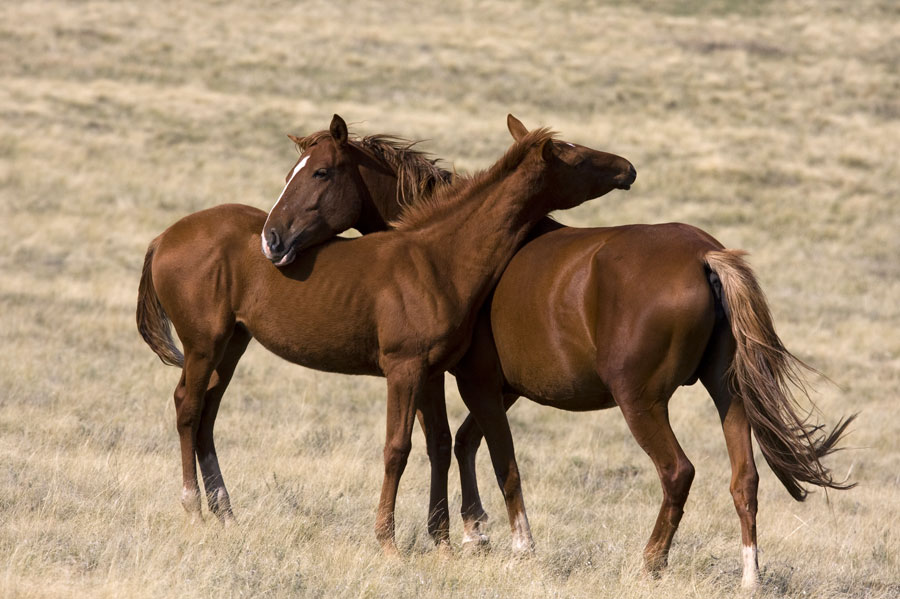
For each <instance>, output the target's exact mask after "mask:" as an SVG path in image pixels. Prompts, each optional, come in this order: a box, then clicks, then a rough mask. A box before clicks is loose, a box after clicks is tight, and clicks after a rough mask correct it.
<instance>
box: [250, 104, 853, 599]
mask: <svg viewBox="0 0 900 599" xmlns="http://www.w3.org/2000/svg"><path fill="white" fill-rule="evenodd" d="M510 131H511V132H513V135H514V136H522V135H525V134H526V133H527V131H526V129H525V127H524V126H523V125H522V124H521V122H518V121H516V120H515V119H511V120H510ZM301 152H305V149H304V148H303V147H302V146H301ZM394 183H395V186H396V184H397V181H396V180H395V182H394ZM380 191H381V193H386V195H385V196H383V197H382V196H379V192H378V191H373V192H372V193H371V199H372V201H373V203H374V204H377V208H374V209H376V210H378V211H379V212H380V213H381V215H382V218H383V220H384V221H385V222H388V221H391V220H393V219H396V218H397V215H398V213H399V212H400V210H401V206H400V205H399V204H398V203H397V202H391V201H385V200H389V199H390V198H391V197H393V196H394V194H395V191H394V190H392V189H390V190H389V189H387V188H382V189H381V190H380ZM278 208H279V209H278V210H277V211H273V213H272V214H270V216H269V219H268V220H267V222H266V225H265V231H264V235H266V236H269V237H271V238H272V239H273V240H282V239H286V238H287V237H290V236H293V237H296V235H298V233H297V227H296V224H295V221H294V219H295V218H296V217H297V216H299V215H303V216H304V217H305V218H307V219H313V216H314V215H315V214H316V213H317V212H318V211H320V210H321V209H322V208H323V207H322V206H321V205H316V204H314V202H313V201H311V200H310V199H309V198H304V197H300V196H294V197H292V198H289V199H288V200H287V201H285V202H283V203H282V204H281V205H280V206H279V207H278ZM330 208H331V209H334V208H335V207H334V206H331V207H330ZM289 225H290V227H288V226H289ZM287 231H290V232H287ZM289 249H290V248H289V247H287V249H285V248H282V251H289ZM274 257H275V258H279V259H280V255H279V256H274ZM802 367H803V365H802V363H801V362H800V361H799V360H797V359H796V358H795V357H793V356H792V355H791V354H790V353H788V352H787V350H785V348H784V346H783V344H782V343H781V341H780V340H779V339H778V337H777V335H776V334H775V331H774V327H773V325H772V321H771V317H770V315H769V309H768V306H767V304H766V301H765V298H764V296H763V294H762V291H761V289H760V288H759V285H758V284H757V282H756V279H755V277H754V276H753V274H752V272H751V271H750V269H749V267H748V265H747V263H746V262H745V261H744V260H743V258H742V257H741V255H740V253H739V252H734V251H729V250H725V249H724V246H722V244H720V243H719V242H718V241H716V240H715V239H713V238H712V237H711V236H710V235H708V234H707V233H705V232H704V231H701V230H700V229H697V228H696V227H692V226H689V225H684V224H679V223H669V224H661V225H628V226H620V227H598V228H589V229H576V228H571V227H564V226H562V225H560V224H558V223H555V222H553V221H551V220H549V219H544V220H542V221H540V222H539V223H538V225H537V226H536V227H535V229H534V230H533V231H532V233H531V234H530V236H529V240H527V242H526V243H525V245H524V247H523V248H521V249H520V251H519V252H518V253H517V254H516V255H515V256H514V257H513V259H512V260H511V261H510V263H509V265H508V267H507V269H506V270H505V271H504V274H503V276H502V277H501V279H500V282H499V284H498V286H497V288H496V290H495V292H494V294H493V296H492V298H491V300H490V301H489V303H488V304H487V305H486V306H485V307H484V308H483V309H482V311H481V313H480V315H479V319H478V323H477V324H476V326H475V329H474V332H473V337H472V343H471V345H470V347H469V349H468V351H467V353H466V355H465V356H464V357H463V358H462V359H461V360H460V362H459V364H457V366H456V367H455V368H454V369H453V372H454V374H455V375H456V377H457V383H458V385H459V388H460V393H461V395H462V397H463V399H464V400H465V401H466V403H467V405H470V406H477V407H478V410H479V414H478V415H477V416H476V417H477V419H478V423H477V424H476V420H475V419H474V417H473V416H470V417H468V418H467V419H466V422H465V423H464V424H463V426H462V427H460V430H459V432H458V433H457V436H456V455H457V458H458V461H459V466H460V477H461V479H462V499H463V505H462V515H463V520H464V530H465V538H464V543H467V544H474V545H480V544H485V543H487V542H488V539H487V536H486V535H485V534H484V532H483V523H484V521H485V519H486V515H485V513H484V509H483V508H482V505H481V500H480V496H479V493H478V486H477V480H476V477H475V455H476V451H477V449H478V445H479V443H480V440H481V434H482V433H481V429H484V431H485V434H488V435H496V434H498V433H497V431H498V430H503V429H504V427H505V418H504V417H503V416H502V412H503V409H504V408H505V407H508V406H509V405H510V404H511V403H512V402H513V401H515V399H516V398H517V397H518V396H520V395H522V396H525V397H528V398H530V399H532V400H534V401H537V402H539V403H542V404H545V405H550V406H553V407H556V408H560V409H564V410H599V409H606V408H612V407H616V406H618V407H619V409H620V410H621V411H622V414H623V416H624V417H625V419H626V421H627V423H628V425H629V427H630V429H631V431H632V433H633V435H634V437H635V439H636V440H637V442H638V443H639V444H640V446H641V447H642V448H643V449H644V450H645V451H646V452H647V454H648V455H649V456H650V458H651V459H652V460H653V463H654V465H655V466H656V468H657V472H658V474H659V479H660V483H661V485H662V489H663V501H662V505H661V506H660V511H659V516H658V518H657V521H656V525H655V526H654V529H653V532H652V534H651V536H650V539H649V541H648V542H647V545H646V548H645V550H644V556H645V565H646V567H647V568H648V569H649V570H658V569H659V568H662V567H663V566H665V564H666V561H667V555H668V551H669V547H670V545H671V542H672V538H673V536H674V534H675V531H676V530H677V527H678V523H679V521H680V519H681V515H682V513H683V508H684V504H685V501H686V500H687V495H688V491H689V489H690V486H691V482H692V480H693V473H694V468H693V466H692V465H691V463H690V461H689V460H688V459H687V457H686V456H685V455H684V452H683V451H682V449H681V447H680V446H679V444H678V441H677V439H676V438H675V435H674V433H673V432H672V429H671V426H670V424H669V417H668V405H667V404H668V401H669V398H670V397H671V395H672V394H673V393H674V391H675V389H676V388H677V387H678V386H680V385H690V384H693V383H695V382H697V381H698V380H700V381H701V382H702V383H703V384H704V386H705V387H706V388H707V390H708V391H709V393H710V395H711V396H712V398H713V401H714V403H715V405H716V408H717V410H718V412H719V415H720V418H721V421H722V428H723V432H724V433H725V441H726V447H727V450H728V455H729V459H730V462H731V467H732V480H731V494H732V497H733V500H734V505H735V509H736V511H737V513H738V516H739V519H740V522H741V540H742V546H743V562H744V563H743V566H744V568H743V583H744V585H745V586H753V585H754V584H755V583H756V580H757V576H758V565H757V559H756V553H757V549H756V512H757V484H758V473H757V469H756V464H755V463H754V458H753V447H752V442H751V431H752V432H753V434H755V436H756V438H757V441H758V443H759V445H760V448H761V450H762V453H763V456H764V457H765V459H766V461H767V462H768V463H769V464H770V466H771V468H772V470H773V471H774V472H775V474H776V476H777V477H778V478H779V479H780V480H781V481H782V483H784V485H785V487H786V488H787V490H788V492H789V493H790V494H791V495H792V496H793V497H794V498H795V499H798V500H802V499H803V498H804V497H805V496H806V490H805V489H804V487H803V485H805V484H811V485H816V486H821V487H826V488H837V489H843V488H848V487H849V486H851V485H846V484H843V483H839V482H835V481H834V480H833V478H832V476H831V474H830V472H829V471H828V469H827V468H826V467H825V466H824V465H823V464H822V462H821V460H822V458H823V457H825V456H826V455H828V454H829V453H831V452H833V451H834V450H835V447H836V444H837V442H838V440H839V438H840V437H841V435H842V434H843V432H844V431H845V429H846V427H847V425H848V424H849V422H850V421H851V420H852V417H851V418H849V419H846V420H843V421H841V422H839V423H838V425H837V426H836V427H835V429H834V430H833V431H832V432H831V433H826V432H825V431H824V430H823V429H822V427H820V426H818V425H814V424H811V423H810V418H809V417H808V416H807V415H805V414H804V413H803V409H802V408H801V407H800V405H799V404H798V403H797V402H796V401H795V399H794V397H793V395H792V394H791V386H792V385H797V386H798V387H799V390H800V391H801V393H803V392H804V388H803V383H802V378H801V377H800V376H799V375H800V369H801V368H802ZM501 397H502V398H503V401H502V402H501V400H500V398H501ZM486 410H487V411H486ZM479 425H480V426H479ZM506 451H507V454H506V455H507V457H500V458H498V456H495V453H494V452H493V451H492V452H491V458H492V460H493V461H494V464H495V469H496V467H497V461H498V459H499V460H500V461H503V460H505V459H508V456H511V455H512V447H511V445H510V446H509V447H507V448H506ZM513 474H515V476H513ZM498 479H499V481H500V485H501V488H502V489H503V492H504V495H506V496H511V495H514V494H515V493H516V492H517V489H518V478H517V474H516V472H515V471H514V470H510V471H508V472H507V473H506V474H505V475H504V476H500V477H498ZM510 520H511V522H510V523H511V525H512V529H513V547H514V549H516V550H522V551H525V550H528V549H529V548H530V547H531V537H530V532H529V530H528V526H527V518H526V517H525V516H524V511H522V512H521V513H519V514H518V515H516V516H515V517H513V516H512V515H511V518H510Z"/></svg>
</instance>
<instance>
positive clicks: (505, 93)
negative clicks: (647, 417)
mask: <svg viewBox="0 0 900 599" xmlns="http://www.w3.org/2000/svg"><path fill="white" fill-rule="evenodd" d="M898 39H900V11H898V8H897V5H896V4H895V3H893V2H890V1H888V0H884V1H877V0H863V1H860V2H855V3H845V2H841V1H837V0H831V1H823V2H812V1H802V0H794V1H788V2H778V3H776V2H757V3H739V2H735V1H730V0H716V1H714V2H711V3H704V2H699V1H698V0H678V1H676V2H661V1H654V0H642V1H640V2H636V3H631V4H630V5H629V6H627V7H626V6H620V5H619V3H614V2H608V3H604V2H587V3H586V2H572V1H568V0H566V1H563V2H550V1H538V0H534V1H529V2H518V3H505V2H500V1H498V0H486V1H483V2H475V1H472V0H468V1H466V2H461V3H431V2H411V1H403V2H399V1H388V2H375V1H368V2H346V3H332V2H325V1H319V0H314V1H310V2H304V3H288V2H264V3H255V6H254V7H253V8H249V6H245V5H244V4H242V3H222V2H211V3H203V4H201V3H177V2H168V1H164V2H158V3H153V4H152V5H148V4H146V3H128V2H117V3H109V2H73V1H70V2H63V1H59V0H56V1H53V0H47V1H40V2H37V1H30V2H29V1H23V2H15V3H14V2H6V3H3V4H2V5H0V216H2V223H3V226H2V228H0V344H2V345H0V350H2V351H0V355H2V356H3V357H2V362H0V465H2V466H0V597H4V598H5V597H45V596H48V597H49V596H66V597H69V596H85V597H86V596H91V597H113V596H115V597H119V596H124V595H130V596H135V597H165V596H173V597H174V596H178V597H200V596H214V595H215V596H223V597H232V596H234V597H237V596H252V597H295V596H314V597H381V596H389V595H391V596H401V597H413V596H424V597H438V596H440V597H447V596H450V597H453V596H459V597H589V596H600V597H618V598H630V597H644V596H662V597H697V596H731V595H733V594H734V592H735V590H734V589H735V588H736V587H737V586H738V585H739V580H740V561H739V559H740V558H739V529H738V521H737V517H736V515H735V514H734V510H733V507H732V504H731V498H730V496H729V494H728V491H727V487H728V480H729V470H728V462H727V458H726V455H725V450H724V444H723V442H722V436H721V432H720V429H719V425H718V421H717V418H716V415H715V410H714V408H713V406H712V405H711V402H710V401H709V399H708V398H707V397H706V395H705V393H703V392H702V390H701V389H698V388H690V389H684V390H682V391H679V393H678V394H677V395H676V398H675V400H674V401H673V404H672V418H673V424H674V428H675V430H676V433H677V434H678V436H679V438H680V440H681V442H682V445H683V446H684V447H685V450H686V451H687V453H688V455H689V456H690V457H691V459H692V460H693V462H694V464H695V465H696V467H697V477H696V480H695V483H694V486H693V489H692V494H691V497H690V499H689V500H688V504H687V508H686V515H685V517H684V520H683V521H682V525H681V529H680V530H679V532H678V534H677V536H676V538H675V544H674V546H673V549H672V555H671V558H670V563H671V567H670V569H669V570H668V571H667V573H666V574H665V575H664V576H663V577H662V578H661V579H660V580H653V579H648V578H646V577H645V576H644V575H642V574H641V572H640V550H641V547H642V546H643V543H644V542H645V540H646V537H647V536H648V534H649V531H650V528H651V526H652V522H653V519H654V518H655V514H656V510H657V507H658V501H659V496H660V492H659V485H658V482H657V479H656V475H655V473H654V471H653V468H652V466H651V464H650V462H649V460H648V459H647V458H646V456H644V455H643V453H642V452H641V451H640V449H639V448H638V447H637V446H636V444H635V443H634V441H633V440H632V439H631V437H630V435H629V434H628V432H627V430H626V427H625V425H624V423H623V422H622V419H621V417H620V416H619V414H618V413H616V412H615V411H613V410H611V411H607V412H602V413H593V414H585V415H573V414H566V413H562V412H558V411H554V410H551V409H546V408H541V407H538V406H536V405H534V404H529V403H528V402H524V401H523V402H521V405H518V406H516V408H515V409H514V410H513V411H512V412H511V415H510V418H511V422H512V425H513V427H514V431H513V433H514V436H515V439H516V443H517V450H518V455H519V459H520V466H521V468H522V472H523V476H524V489H525V493H526V501H527V505H528V507H529V513H530V516H531V520H532V525H533V529H534V533H535V538H536V541H537V543H538V547H537V553H536V555H535V556H534V557H532V558H530V559H526V560H522V561H515V560H512V559H511V555H510V551H509V532H508V531H507V530H506V526H505V525H504V524H503V521H504V517H503V506H502V502H501V500H500V496H499V493H498V492H497V490H496V486H495V485H494V484H493V475H492V473H491V471H490V468H489V463H488V460H487V456H486V455H485V454H486V452H482V454H483V455H482V456H481V457H480V458H479V459H480V462H479V468H480V470H479V472H480V476H481V481H482V487H483V492H484V495H485V500H486V507H487V508H488V510H489V512H490V513H491V514H492V515H493V516H494V521H493V526H492V531H491V532H492V536H493V539H494V551H493V552H492V553H491V554H489V555H486V556H481V557H471V556H463V555H459V554H457V553H454V554H452V555H449V556H447V555H443V554H441V553H439V552H435V551H432V550H431V548H430V544H429V539H428V537H427V534H426V531H425V526H424V524H425V507H426V501H427V467H426V460H425V457H424V451H422V445H423V443H422V440H421V435H420V434H419V433H416V436H415V438H414V444H415V446H414V451H413V456H412V458H411V460H410V465H409V467H408V468H407V473H406V475H405V477H404V480H403V484H402V486H401V491H400V502H399V507H398V524H399V526H398V541H399V543H400V545H401V548H402V549H403V553H404V557H403V558H402V559H401V560H397V561H394V560H388V559H385V558H384V557H383V556H382V555H381V554H380V552H379V550H378V548H377V544H376V542H375V540H374V534H373V531H372V527H373V522H374V511H375V504H376V501H377V499H376V498H377V493H378V489H379V486H380V481H381V443H382V441H383V417H384V414H383V410H384V399H383V397H384V388H383V381H381V380H379V379H370V378H351V377H340V376H332V375H324V374H321V373H315V372H311V371H306V370H303V369H301V368H299V367H295V366H292V365H289V364H286V363H284V362H282V361H280V360H278V359H277V358H274V357H273V356H271V355H270V354H268V353H266V352H265V351H264V350H262V349H260V348H259V347H258V346H251V349H250V350H249V351H248V353H247V355H246V357H245V358H244V360H243V362H242V364H241V366H240V367H239V369H238V374H237V376H236V378H235V381H234V382H233V384H232V386H231V388H230V389H229V392H228V394H227V395H226V399H225V402H224V404H223V409H222V412H221V414H220V418H219V426H218V427H217V430H218V446H219V452H220V457H221V459H222V463H223V469H224V473H225V477H226V480H227V482H228V483H229V488H230V490H231V493H232V498H233V500H234V503H235V509H236V512H237V515H238V518H239V521H240V526H239V528H237V529H235V530H223V529H221V528H220V527H219V526H218V524H217V523H216V522H213V521H207V522H206V524H205V525H204V526H202V527H200V528H191V527H189V526H187V525H186V523H185V522H184V515H183V513H182V509H181V507H180V506H179V504H178V494H179V489H180V467H179V460H178V449H177V439H176V435H175V431H174V409H173V407H172V402H171V391H172V388H173V387H174V384H175V382H176V379H177V376H178V373H177V371H176V370H175V369H172V368H167V367H164V366H162V365H161V364H160V363H159V362H158V360H157V359H156V357H155V356H154V355H153V354H152V353H151V352H150V351H149V350H148V349H147V348H146V346H144V345H143V343H142V341H141V340H140V338H139V336H138V335H137V333H136V331H135V327H134V320H133V315H134V299H135V294H136V288H137V279H138V274H139V268H140V265H141V263H142V259H143V255H144V250H145V249H146V244H147V243H148V242H149V240H150V239H151V238H152V237H154V236H155V235H156V234H158V233H159V232H160V231H161V230H162V229H163V228H165V227H166V226H168V225H169V224H170V223H172V222H173V221H174V220H176V219H177V218H179V217H181V216H183V215H185V214H187V213H189V212H192V211H195V210H197V209H200V208H203V207H206V206H211V205H214V204H218V203H223V202H243V203H248V204H253V205H255V206H258V207H260V208H263V209H267V208H268V207H269V206H270V204H271V202H272V201H273V200H274V197H275V196H276V195H277V193H278V190H279V189H280V187H281V185H282V177H283V175H284V172H285V171H286V170H287V169H288V168H289V167H290V165H291V161H292V160H293V157H294V153H293V149H292V146H291V144H290V142H288V140H287V139H286V138H285V137H284V133H286V132H293V133H300V134H302V133H304V132H308V131H311V130H316V129H321V128H324V127H325V126H326V125H327V123H328V119H329V118H330V116H331V114H332V113H334V112H338V113H340V114H342V115H343V116H344V117H345V118H347V119H348V121H350V122H354V123H356V125H355V126H354V129H355V130H356V131H357V132H359V133H375V132H392V133H397V134H401V135H404V136H406V137H411V138H421V139H426V140H428V141H427V142H426V143H425V144H423V147H424V148H426V149H428V150H430V151H432V152H434V153H435V154H437V155H439V156H443V157H446V158H447V159H448V160H450V161H452V162H453V164H455V165H456V167H457V168H459V169H461V170H472V169H474V168H478V167H483V166H486V165H487V164H489V163H490V162H492V161H493V160H494V159H496V158H497V157H498V156H499V155H500V154H501V152H502V151H503V150H504V149H505V148H506V147H507V145H508V143H509V139H508V134H507V133H506V132H505V128H504V117H505V115H506V113H507V112H513V113H514V114H516V115H518V116H519V117H520V118H522V119H523V120H524V121H525V123H526V124H527V125H529V126H537V125H549V126H552V127H553V128H555V129H557V130H559V131H560V132H562V134H563V137H564V138H569V139H572V140H573V141H578V142H581V143H585V144H588V145H591V146H594V147H598V148H603V149H608V150H610V151H613V152H616V153H618V154H622V155H624V156H626V157H628V158H629V159H631V160H632V162H633V163H634V164H635V165H636V166H637V169H638V173H639V175H638V180H637V184H636V185H635V187H634V188H633V190H632V191H631V192H629V193H628V194H625V193H622V192H616V193H614V194H611V195H610V196H608V197H606V198H604V199H602V200H599V201H597V202H594V203H591V204H588V205H586V206H584V207H582V208H580V209H578V210H576V211H573V212H570V213H567V214H564V215H562V217H561V218H562V219H563V220H564V221H565V222H569V223H572V224H581V225H587V224H615V223H625V222H661V221H669V220H681V221H686V222H690V223H693V224H696V225H699V226H701V227H703V228H705V229H707V230H708V231H710V232H711V233H712V234H713V235H715V236H716V237H717V238H719V239H720V240H721V241H723V242H724V243H726V244H727V245H728V246H730V247H741V248H745V249H748V250H750V251H751V252H752V256H751V261H752V263H753V265H754V267H755V268H756V270H757V272H758V274H759V277H760V279H761V281H762V284H763V287H764V288H765V289H766V290H767V292H768V294H769V299H770V302H771V304H772V309H773V312H774V315H775V318H776V323H777V324H778V326H779V332H780V334H781V336H782V338H783V339H784V340H785V341H786V343H787V344H788V346H789V347H790V348H791V349H793V350H794V351H795V352H796V353H797V354H798V355H799V356H800V357H802V358H803V359H804V360H807V361H808V362H810V363H811V364H813V365H815V366H816V367H818V368H820V369H821V370H823V371H824V372H826V373H827V374H828V375H829V376H830V377H831V378H832V379H834V381H835V382H836V383H837V386H833V385H830V384H828V383H827V382H824V381H816V386H817V392H816V393H815V399H816V401H817V402H818V404H819V406H820V407H821V409H822V412H823V413H824V418H825V419H826V420H827V421H829V422H834V421H835V420H836V419H837V418H838V417H839V415H842V414H846V413H850V412H855V411H861V415H860V417H859V420H858V422H857V423H856V424H855V425H854V426H853V433H852V435H851V436H850V437H849V439H848V440H847V443H846V444H847V446H848V447H850V449H849V450H848V451H845V452H842V453H840V454H839V455H837V456H835V457H834V458H833V459H831V461H830V465H831V466H833V468H834V469H835V471H836V472H837V473H838V474H839V475H840V476H843V475H845V474H849V475H851V476H852V478H853V479H854V480H856V481H858V482H859V487H858V488H856V489H854V490H852V491H849V492H843V493H830V494H829V495H828V498H829V499H830V502H826V497H825V494H824V493H816V494H815V495H814V496H812V497H811V498H810V499H809V500H808V501H807V502H806V503H804V504H797V503H794V502H792V501H791V500H790V498H789V497H788V495H787V493H785V492H784V491H783V489H781V488H780V487H779V486H778V484H777V481H776V480H775V477H774V476H772V474H771V473H770V472H769V471H768V470H767V469H766V468H765V466H762V467H761V477H762V483H761V489H760V516H759V537H760V549H761V554H760V565H761V568H762V572H763V584H762V587H761V590H760V592H759V594H760V595H761V596H765V597H780V596H789V597H799V596H807V597H832V596H834V597H873V598H875V597H878V598H889V597H897V596H898V595H900V475H898V473H900V451H898V444H897V439H898V438H900V421H898V418H897V416H896V409H897V405H898V404H897V400H898V388H900V300H898V298H900V242H898V234H897V231H898V230H900V209H898V207H897V202H898V200H900V168H898V156H900V101H898V98H900V73H898V66H900V44H898V43H897V41H898ZM449 382H450V383H451V384H450V385H448V388H449V389H451V390H452V389H453V385H452V381H449ZM448 404H449V410H450V416H451V420H452V422H451V424H452V425H453V426H456V425H458V424H459V423H460V422H461V421H462V419H463V417H464V415H465V413H464V410H463V408H462V404H461V402H460V400H459V398H458V396H456V394H455V392H452V391H451V392H450V393H449V394H448ZM456 474H457V472H456V468H455V467H454V468H453V469H452V470H451V503H452V506H451V509H452V510H453V512H454V513H455V512H456V511H457V510H458V508H459V503H460V500H459V488H458V483H457V482H456ZM460 528H461V527H460V523H459V519H458V517H457V518H454V520H453V526H452V529H451V534H452V538H453V540H454V542H456V543H458V542H459V539H460V536H461V530H460Z"/></svg>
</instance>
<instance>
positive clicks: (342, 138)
mask: <svg viewBox="0 0 900 599" xmlns="http://www.w3.org/2000/svg"><path fill="white" fill-rule="evenodd" d="M328 130H329V132H330V133H331V137H333V138H334V141H336V142H337V143H338V145H340V146H342V145H344V144H345V143H347V123H345V122H344V119H342V118H341V117H340V116H338V115H334V117H333V118H332V119H331V126H330V127H329V128H328Z"/></svg>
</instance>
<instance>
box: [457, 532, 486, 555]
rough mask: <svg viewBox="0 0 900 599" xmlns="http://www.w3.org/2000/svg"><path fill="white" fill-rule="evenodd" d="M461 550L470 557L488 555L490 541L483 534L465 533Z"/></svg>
mask: <svg viewBox="0 0 900 599" xmlns="http://www.w3.org/2000/svg"><path fill="white" fill-rule="evenodd" d="M462 550H463V552H464V553H467V554H470V555H475V554H481V553H488V552H490V550H491V539H490V537H488V536H487V535H486V534H484V533H483V532H477V533H466V535H465V537H463V541H462Z"/></svg>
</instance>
